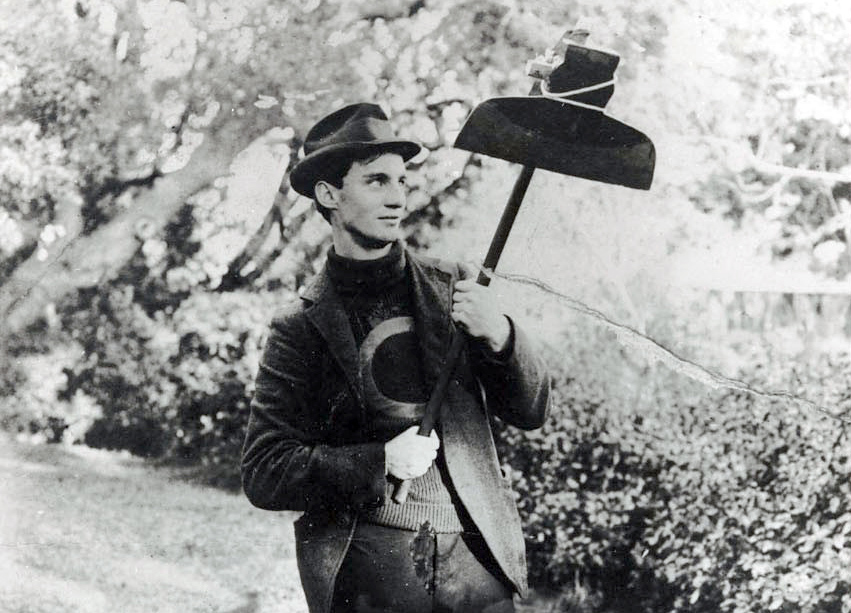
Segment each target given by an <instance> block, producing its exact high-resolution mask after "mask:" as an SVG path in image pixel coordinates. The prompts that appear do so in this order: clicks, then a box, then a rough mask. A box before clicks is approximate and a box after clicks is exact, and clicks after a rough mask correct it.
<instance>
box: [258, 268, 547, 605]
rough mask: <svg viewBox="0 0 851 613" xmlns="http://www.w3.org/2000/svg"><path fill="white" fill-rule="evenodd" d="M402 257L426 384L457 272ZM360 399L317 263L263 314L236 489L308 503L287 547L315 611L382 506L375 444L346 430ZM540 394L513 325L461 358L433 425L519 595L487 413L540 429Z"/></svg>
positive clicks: (510, 505)
mask: <svg viewBox="0 0 851 613" xmlns="http://www.w3.org/2000/svg"><path fill="white" fill-rule="evenodd" d="M406 257H407V267H408V274H409V275H410V279H411V282H412V284H413V301H414V320H415V327H416V332H417V336H418V337H419V343H420V348H421V352H422V360H423V371H424V373H425V377H426V383H427V384H428V385H429V387H431V386H432V385H433V383H434V381H435V380H436V378H437V375H438V372H439V369H440V366H441V364H442V361H443V357H444V356H445V355H446V352H447V349H448V347H449V343H450V337H451V334H452V332H453V329H454V326H453V323H452V320H451V317H450V308H451V304H452V300H451V297H452V289H453V283H454V282H455V280H457V279H458V277H459V270H458V267H457V266H455V265H451V266H450V265H447V264H445V263H442V262H439V261H437V260H431V259H422V258H418V257H416V256H413V255H412V254H410V253H409V252H406ZM512 326H513V324H512ZM363 397H364V394H363V388H362V383H361V381H359V374H358V357H357V349H356V346H355V341H354V338H353V336H352V331H351V328H350V325H349V320H348V317H347V315H346V313H345V311H344V310H343V307H342V304H341V302H340V299H339V297H338V296H337V294H336V292H335V290H334V288H333V285H332V284H331V282H330V280H329V278H328V274H327V271H326V270H323V271H322V272H321V273H320V274H319V275H318V276H317V277H316V279H315V280H314V282H313V283H312V284H311V285H310V286H309V287H308V289H307V290H306V291H305V292H304V294H303V296H302V301H301V303H299V304H295V305H292V306H290V307H287V308H284V309H283V310H282V311H281V312H279V313H277V314H276V316H275V317H274V319H273V321H272V324H271V328H270V332H269V336H268V339H267V341H266V346H265V349H264V351H263V356H262V358H261V362H260V369H259V372H258V374H257V379H256V385H255V394H254V399H253V401H252V404H251V417H250V420H249V424H248V431H247V435H246V440H245V447H244V450H243V458H242V482H243V487H244V490H245V493H246V495H247V496H248V498H249V500H250V501H251V502H252V504H254V505H255V506H257V507H260V508H262V509H269V510H285V509H290V510H296V511H305V513H304V515H303V516H302V517H301V518H300V519H299V520H298V521H296V525H295V530H296V552H297V558H298V566H299V572H300V574H301V580H302V585H303V587H304V591H305V595H306V597H307V602H308V606H309V607H310V610H311V611H312V612H314V613H320V612H321V613H325V612H326V611H328V610H329V608H330V603H331V597H332V594H333V588H334V580H335V577H336V574H337V571H338V570H339V568H340V564H341V563H342V561H343V558H344V556H345V554H346V551H347V549H348V546H349V543H350V539H351V536H352V534H353V532H354V528H355V524H356V521H357V516H358V513H359V511H361V510H363V509H367V508H372V507H375V506H376V505H381V504H384V503H385V501H384V491H385V476H384V444H383V443H382V442H363V441H360V440H357V439H356V438H354V435H353V434H352V433H353V432H356V431H357V430H358V427H357V425H358V420H359V419H363V416H364V415H365V414H366V412H365V408H364V400H363ZM548 398H549V380H548V378H547V375H546V374H545V373H544V370H543V368H542V366H541V363H540V361H539V360H538V359H537V357H535V356H534V354H533V353H532V349H531V347H530V346H529V343H528V340H527V338H526V337H525V335H524V334H523V332H522V331H521V330H520V329H519V328H517V327H516V326H513V350H512V351H511V352H510V354H509V355H508V356H507V357H505V358H504V360H502V361H497V360H494V359H491V358H489V357H488V354H487V353H486V352H483V351H477V350H475V349H474V348H471V349H470V350H468V352H467V353H466V354H465V355H464V357H462V359H461V363H460V364H459V366H458V368H456V370H455V373H454V375H453V379H452V381H451V383H450V386H449V391H448V393H447V397H446V400H445V401H444V403H443V407H442V409H441V415H440V421H439V426H438V427H439V430H438V435H439V437H440V440H441V447H442V450H443V453H444V454H445V458H446V465H447V469H448V472H449V475H450V478H451V480H452V483H453V485H454V487H455V489H456V490H457V492H458V496H459V498H460V499H461V502H462V503H463V504H464V507H465V508H466V510H467V512H468V513H469V515H470V517H471V518H472V520H473V521H474V522H475V524H476V527H477V528H478V529H479V531H480V532H481V534H482V536H483V537H484V539H485V541H486V542H487V544H488V546H489V548H490V550H491V552H492V554H493V556H494V558H495V559H496V560H497V562H498V563H499V565H500V567H501V568H502V570H503V572H504V573H505V575H506V576H507V577H508V578H509V579H510V581H511V582H512V583H513V585H514V587H515V589H516V590H517V591H518V592H520V593H521V594H524V593H525V591H526V589H527V584H526V559H525V547H524V541H523V534H522V531H521V527H520V520H519V516H518V514H517V509H516V506H515V503H514V496H513V493H512V491H511V489H510V486H509V484H508V483H507V481H506V480H505V479H504V478H503V476H502V473H501V471H500V467H499V461H498V459H497V455H496V450H495V447H494V443H493V436H492V433H491V428H490V422H489V417H490V415H491V414H493V415H496V416H498V417H500V418H501V419H503V420H504V421H506V422H508V423H510V424H512V425H514V426H518V427H520V428H525V429H532V428H537V427H540V426H541V425H542V423H543V421H544V419H545V417H546V413H547V408H548ZM386 503H387V504H395V503H393V502H392V501H390V500H388V501H386Z"/></svg>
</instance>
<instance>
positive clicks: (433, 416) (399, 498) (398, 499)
mask: <svg viewBox="0 0 851 613" xmlns="http://www.w3.org/2000/svg"><path fill="white" fill-rule="evenodd" d="M534 172H535V168H534V167H532V166H524V167H523V170H522V171H521V172H520V175H519V176H518V177H517V181H515V183H514V189H513V190H512V191H511V197H510V198H509V199H508V204H506V205H505V210H504V211H503V212H502V217H501V218H500V220H499V225H498V226H497V228H496V232H494V235H493V239H491V244H490V248H489V249H488V253H487V255H486V256H485V261H484V262H483V263H482V268H484V269H486V270H491V271H492V270H494V269H495V268H496V265H497V263H498V262H499V257H500V256H501V255H502V250H503V248H504V247H505V243H506V241H507V240H508V234H509V232H511V226H513V225H514V219H515V218H516V217H517V211H519V210H520V204H521V203H522V202H523V196H525V195H526V189H527V188H528V187H529V182H530V181H531V180H532V173H534ZM490 281H491V280H490V277H489V276H488V275H487V274H485V272H484V271H482V272H479V276H478V278H477V279H476V283H478V284H479V285H485V286H487V285H489V284H490ZM463 349H464V336H463V335H462V334H455V336H453V338H452V344H451V345H450V346H449V352H448V353H447V354H446V359H445V360H444V362H443V368H441V369H440V373H439V374H438V376H437V382H436V383H435V385H434V389H433V390H432V392H431V396H430V397H429V399H428V403H427V404H426V407H425V414H424V415H423V421H422V423H420V428H419V430H418V431H417V434H419V435H420V436H429V435H430V434H431V431H432V430H434V425H435V423H437V417H438V415H440V405H441V404H443V399H444V398H445V397H446V390H447V389H448V388H449V380H450V379H451V378H452V372H453V371H454V370H455V365H456V364H457V363H458V358H459V357H460V356H461V351H462V350H463ZM410 488H411V485H410V482H409V481H401V482H400V483H399V484H398V485H397V486H396V489H395V490H394V491H393V501H394V502H395V503H397V504H403V503H404V502H405V500H407V498H408V491H409V490H410Z"/></svg>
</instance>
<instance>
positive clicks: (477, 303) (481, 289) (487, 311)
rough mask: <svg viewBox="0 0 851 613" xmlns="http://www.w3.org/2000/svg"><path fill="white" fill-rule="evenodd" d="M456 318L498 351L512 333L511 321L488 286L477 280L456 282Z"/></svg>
mask: <svg viewBox="0 0 851 613" xmlns="http://www.w3.org/2000/svg"><path fill="white" fill-rule="evenodd" d="M452 319H453V320H455V323H457V324H460V325H461V326H462V327H463V328H464V330H466V332H467V334H469V335H470V336H472V337H473V338H477V339H480V340H483V341H485V342H487V344H488V346H489V347H490V348H491V351H493V352H494V353H499V352H500V351H501V350H502V349H504V348H505V345H506V343H507V342H508V338H509V336H510V335H511V324H510V323H508V318H507V317H506V316H505V315H503V314H502V313H500V312H499V310H498V309H497V308H496V305H495V304H494V299H493V296H491V295H490V294H489V290H488V288H487V287H485V286H484V285H479V284H478V283H476V282H475V280H473V279H464V280H462V281H458V282H457V283H456V284H455V293H454V294H453V295H452Z"/></svg>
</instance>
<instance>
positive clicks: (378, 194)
mask: <svg viewBox="0 0 851 613" xmlns="http://www.w3.org/2000/svg"><path fill="white" fill-rule="evenodd" d="M406 180H407V177H406V174H405V162H404V160H403V159H402V156H400V155H398V154H396V153H385V154H382V155H381V156H379V157H377V158H376V159H374V160H372V161H371V162H354V163H353V164H352V168H351V170H349V172H348V174H346V176H345V177H344V178H343V186H342V187H341V188H334V187H333V186H332V189H333V191H334V194H335V196H336V197H335V200H336V210H334V211H333V213H332V225H334V226H335V227H336V228H337V229H338V230H339V231H341V232H342V233H343V234H344V235H345V238H347V239H349V240H351V241H353V242H354V243H355V244H356V245H358V246H359V247H361V248H364V249H378V248H381V247H384V246H386V245H388V244H389V243H392V242H394V241H396V240H398V239H399V235H400V232H399V230H400V226H401V223H402V219H404V217H405V201H406V196H407V187H406V184H405V182H406Z"/></svg>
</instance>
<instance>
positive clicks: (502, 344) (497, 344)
mask: <svg viewBox="0 0 851 613" xmlns="http://www.w3.org/2000/svg"><path fill="white" fill-rule="evenodd" d="M500 321H501V324H502V325H501V326H500V331H499V333H498V335H497V336H496V337H495V338H489V339H488V347H489V348H490V350H491V353H494V354H499V353H502V352H503V351H505V350H506V349H507V348H508V341H510V340H511V321H510V320H509V319H508V316H507V315H501V316H500Z"/></svg>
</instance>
